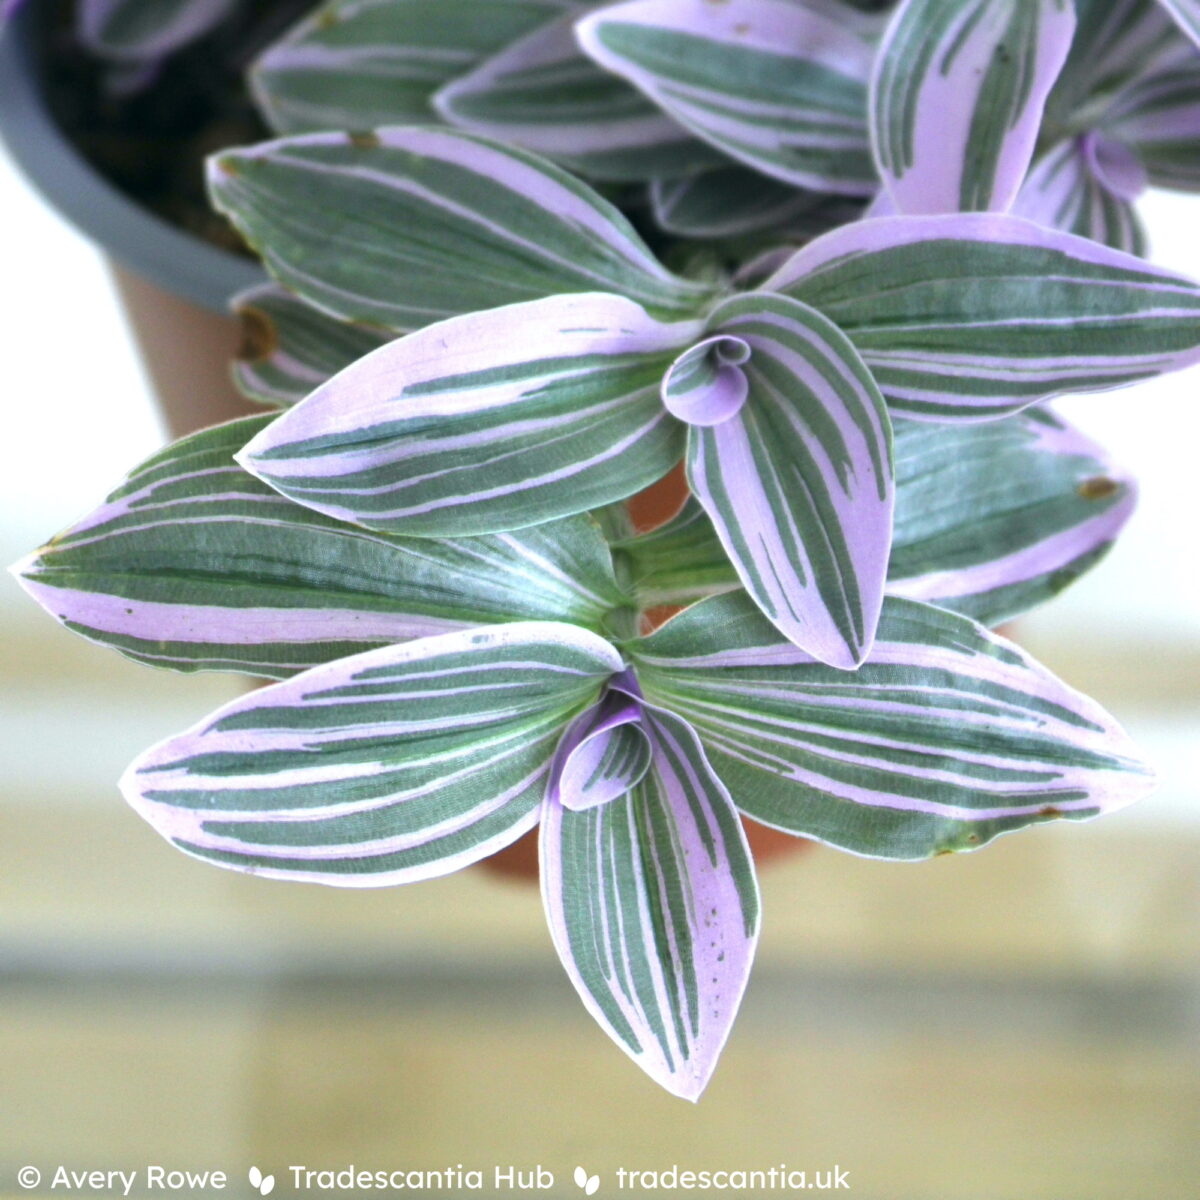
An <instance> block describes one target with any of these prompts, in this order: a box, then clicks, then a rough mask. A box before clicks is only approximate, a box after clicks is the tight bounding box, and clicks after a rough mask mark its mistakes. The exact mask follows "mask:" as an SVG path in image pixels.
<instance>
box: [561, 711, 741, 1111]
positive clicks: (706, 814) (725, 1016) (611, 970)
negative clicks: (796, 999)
mask: <svg viewBox="0 0 1200 1200" xmlns="http://www.w3.org/2000/svg"><path fill="white" fill-rule="evenodd" d="M643 712H644V716H643V722H642V728H643V729H644V730H645V735H646V737H647V739H648V741H649V743H650V745H651V748H652V751H653V759H652V761H651V765H650V769H649V771H648V772H647V773H646V775H645V777H644V779H643V780H642V781H641V783H639V784H638V785H637V787H635V788H634V789H633V790H632V791H631V792H629V793H628V794H627V795H625V796H622V797H620V798H618V799H614V800H611V801H609V802H608V803H607V804H604V805H601V806H599V807H596V808H592V809H589V810H587V811H586V812H571V811H570V810H569V809H566V808H564V807H563V806H562V805H561V804H559V803H557V802H555V801H553V800H551V801H548V802H547V804H546V806H545V813H544V816H543V818H542V830H541V862H542V896H543V899H544V901H545V906H546V916H547V920H548V921H549V925H550V932H551V935H552V937H553V939H554V945H555V948H556V949H557V950H558V953H559V957H560V958H561V959H562V962H563V966H564V967H565V968H566V970H567V974H568V975H569V976H570V978H571V982H572V983H573V984H574V985H575V989H576V990H577V991H578V992H579V995H580V997H581V998H582V1000H583V1003H584V1005H585V1006H586V1008H587V1010H588V1012H590V1013H591V1014H592V1016H593V1017H595V1018H596V1020H597V1021H598V1022H599V1024H600V1026H601V1028H602V1029H603V1030H604V1031H605V1032H606V1033H607V1034H608V1035H609V1037H611V1038H612V1039H613V1041H615V1042H616V1043H617V1045H618V1046H620V1047H621V1049H622V1050H624V1051H625V1053H626V1054H628V1055H629V1056H630V1058H632V1059H633V1060H634V1062H636V1063H637V1064H638V1066H640V1067H641V1068H642V1069H643V1070H644V1071H645V1072H646V1073H647V1074H649V1075H650V1077H651V1078H652V1079H654V1081H655V1082H656V1083H659V1084H661V1085H662V1086H663V1087H664V1088H666V1089H667V1090H668V1091H670V1092H671V1093H673V1094H674V1095H676V1096H681V1097H683V1098H684V1099H687V1100H696V1099H697V1098H698V1097H699V1095H700V1093H701V1092H702V1091H703V1090H704V1087H705V1085H706V1084H707V1083H708V1080H709V1078H710V1077H711V1075H712V1072H713V1069H714V1068H715V1067H716V1063H717V1058H718V1056H719V1055H720V1053H721V1050H722V1048H723V1047H724V1045H725V1040H726V1038H727V1037H728V1035H729V1030H730V1027H731V1026H732V1024H733V1020H734V1017H735V1016H736V1015H737V1010H738V1006H739V1004H740V1003H741V998H742V993H743V992H744V990H745V987H746V980H747V978H748V976H749V973H750V966H751V962H752V960H753V957H754V950H755V946H756V944H757V940H758V928H759V900H758V885H757V882H756V880H755V877H754V865H753V861H752V859H751V857H750V852H749V848H748V847H747V845H746V840H745V834H744V833H743V831H742V826H741V823H740V821H739V820H738V816H737V812H736V810H735V809H734V806H733V803H732V802H731V800H730V798H729V793H728V792H727V791H726V789H725V787H724V786H723V785H722V783H721V781H720V780H719V779H718V778H717V777H716V775H715V774H714V773H713V771H712V769H711V768H710V767H709V765H708V762H707V761H706V759H705V756H704V752H703V750H702V749H701V748H700V744H699V742H698V741H697V739H696V735H695V733H694V732H693V731H692V730H691V729H689V728H688V726H687V724H686V722H684V721H682V720H680V719H679V718H678V717H677V716H675V715H673V714H671V713H668V712H663V711H658V710H655V709H652V708H650V707H649V706H644V708H643Z"/></svg>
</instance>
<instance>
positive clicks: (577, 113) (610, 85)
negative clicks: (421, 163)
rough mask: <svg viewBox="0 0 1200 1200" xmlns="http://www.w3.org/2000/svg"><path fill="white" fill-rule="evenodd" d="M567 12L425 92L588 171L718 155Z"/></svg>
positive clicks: (670, 168)
mask: <svg viewBox="0 0 1200 1200" xmlns="http://www.w3.org/2000/svg"><path fill="white" fill-rule="evenodd" d="M575 20H576V16H575V14H568V15H567V16H564V17H561V18H559V19H558V20H557V21H554V22H551V23H550V24H549V25H546V26H543V27H542V28H540V29H537V30H535V31H534V32H533V33H530V34H528V35H527V36H526V37H523V38H521V39H520V41H517V42H514V43H513V44H512V45H511V46H509V47H508V48H507V49H505V50H503V51H501V52H500V53H499V54H495V55H493V56H492V57H491V58H489V59H487V60H486V61H485V62H483V63H481V64H480V65H479V66H478V67H476V68H475V69H474V70H473V71H470V72H468V73H467V74H465V75H461V76H459V77H458V78H456V79H454V80H452V81H451V82H450V83H448V84H446V86H445V87H443V88H442V89H441V90H440V91H439V92H438V93H437V95H436V96H435V97H434V98H433V103H434V106H435V107H436V109H437V111H438V113H439V114H440V115H441V116H442V117H443V118H444V119H445V120H446V121H448V122H450V124H452V125H456V126H458V127H459V128H461V129H467V130H470V131H471V132H473V133H479V134H484V135H486V136H488V137H493V138H496V139H497V140H498V141H502V142H506V143H510V144H512V145H516V146H523V147H524V148H525V149H526V150H533V151H536V152H537V153H538V154H544V155H546V156H547V157H548V158H552V159H554V160H555V161H556V162H560V163H562V164H563V165H564V166H567V167H570V168H571V170H573V171H578V172H579V173H580V174H583V175H589V176H591V177H593V178H595V179H606V180H614V181H632V182H636V181H641V180H648V179H653V178H654V177H655V176H657V175H663V174H668V175H672V174H681V173H684V172H688V171H694V170H697V169H698V168H700V167H704V166H708V165H711V164H713V163H718V162H721V161H723V158H722V155H720V154H719V153H718V152H717V151H715V150H714V149H713V148H712V147H711V146H709V145H708V144H707V143H705V142H702V141H700V140H698V139H697V138H695V137H693V136H692V135H691V134H690V133H688V131H687V130H686V129H684V128H683V126H681V125H680V124H678V123H677V122H676V121H673V120H672V119H671V118H670V117H668V116H667V115H666V114H665V113H664V112H662V111H661V110H660V109H658V108H656V107H655V106H654V105H653V104H652V103H651V102H650V101H649V100H647V99H646V98H645V97H644V96H643V95H641V93H640V92H638V91H637V90H636V89H635V88H633V87H632V86H631V85H630V84H628V83H626V82H625V81H624V80H623V79H621V78H619V77H618V76H616V75H613V74H611V73H610V72H608V71H605V70H603V69H601V68H600V67H598V66H597V65H596V64H595V63H594V62H592V60H591V59H590V58H587V57H586V56H585V55H584V54H583V53H582V51H581V50H580V49H579V45H578V43H577V42H576V40H575V31H574V25H575Z"/></svg>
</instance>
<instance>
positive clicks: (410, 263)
mask: <svg viewBox="0 0 1200 1200" xmlns="http://www.w3.org/2000/svg"><path fill="white" fill-rule="evenodd" d="M210 185H211V190H212V195H213V200H214V202H215V204H216V205H217V207H218V208H219V209H221V211H222V212H225V213H227V214H228V215H229V216H230V218H231V219H232V220H233V222H234V223H235V224H236V225H237V227H238V228H239V230H240V231H241V232H242V234H243V235H244V236H245V237H246V239H247V241H248V242H249V243H250V244H251V245H252V246H253V247H254V248H255V249H256V250H257V251H258V252H259V254H260V255H261V256H262V258H263V261H264V263H265V264H266V267H267V269H268V270H269V271H270V272H271V273H272V274H273V275H274V276H275V277H276V278H277V279H278V280H279V281H280V282H281V283H282V284H283V285H284V286H285V287H287V288H288V289H289V290H291V291H293V292H295V293H296V294H298V295H299V296H301V297H302V298H303V299H305V300H307V301H308V302H309V303H310V304H313V305H315V306H316V307H317V308H319V309H321V310H323V311H324V312H327V313H329V314H330V315H332V316H334V317H337V318H339V319H341V320H344V321H359V322H363V323H365V324H368V325H378V326H382V327H384V328H386V329H396V330H410V329H419V328H421V327H422V326H424V325H428V324H431V323H432V322H434V321H439V320H443V319H445V318H446V317H452V316H458V315H460V314H463V313H471V312H477V311H479V310H482V309H487V308H494V307H497V306H500V305H505V304H514V303H519V302H521V301H525V300H535V299H540V298H543V297H546V296H554V295H558V294H560V293H564V292H590V291H609V292H616V293H618V294H620V295H623V296H627V297H629V298H630V299H632V300H636V301H638V302H639V303H641V304H644V305H645V306H646V307H647V308H648V309H649V310H651V311H652V312H654V313H655V314H656V315H680V314H682V313H689V314H690V313H691V312H693V311H695V310H696V309H698V308H699V307H701V306H703V304H704V303H705V302H706V300H707V299H708V298H709V297H710V296H711V289H710V288H709V287H708V286H706V285H701V284H696V283H689V282H687V281H685V280H682V279H679V278H677V277H676V276H674V275H672V274H671V273H670V272H668V271H667V270H666V269H665V268H664V267H662V266H661V265H660V264H659V263H658V261H657V260H656V259H655V258H654V256H653V254H651V252H650V251H649V249H647V247H646V246H645V244H644V243H643V242H642V240H641V238H639V237H638V235H637V233H636V232H635V231H634V229H633V227H632V226H631V225H630V224H629V222H628V221H627V220H626V219H625V218H624V217H623V216H622V215H621V213H620V212H618V211H617V209H616V208H614V207H613V206H612V205H611V204H609V203H608V202H607V201H606V200H603V199H601V197H599V196H598V195H596V193H595V192H593V191H592V190H591V189H590V188H588V187H587V186H586V185H584V184H582V183H580V182H579V181H578V180H576V179H575V178H573V177H572V176H570V175H568V174H567V173H566V172H564V171H562V170H560V169H559V168H558V167H555V166H554V165H553V164H551V163H548V162H545V161H544V160H542V159H538V158H535V157H532V156H530V155H528V154H525V153H524V152H523V151H520V150H517V149H515V148H512V147H504V146H499V145H496V144H493V143H491V142H488V141H486V140H485V139H482V138H477V137H474V136H472V135H469V134H465V133H460V132H457V131H453V130H442V129H415V128H401V127H395V128H389V129H382V130H379V131H377V132H375V133H372V134H363V135H356V134H344V133H325V134H309V135H306V136H302V137H296V138H284V139H281V140H279V141H274V142H266V143H263V144H262V145H259V146H253V147H251V148H249V149H246V150H235V151H227V152H225V153H223V154H220V155H218V156H217V157H216V158H215V159H213V160H211V162H210Z"/></svg>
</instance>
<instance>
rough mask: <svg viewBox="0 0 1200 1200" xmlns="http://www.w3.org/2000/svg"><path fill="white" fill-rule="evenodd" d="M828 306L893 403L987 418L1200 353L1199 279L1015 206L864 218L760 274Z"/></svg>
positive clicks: (926, 412)
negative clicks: (1046, 225)
mask: <svg viewBox="0 0 1200 1200" xmlns="http://www.w3.org/2000/svg"><path fill="white" fill-rule="evenodd" d="M764 290H767V291H776V292H784V293H786V294H788V295H791V296H795V297H796V298H797V299H798V300H803V301H804V302H805V303H806V304H811V305H812V306H813V307H814V308H816V309H819V310H820V311H821V312H823V313H824V314H825V315H826V316H827V317H829V319H830V320H832V321H833V322H834V324H836V325H837V326H838V327H839V328H841V329H843V330H844V331H845V332H846V333H847V334H848V335H849V337H850V340H851V341H852V342H853V343H854V344H855V346H857V347H858V350H859V352H860V353H861V354H862V356H863V359H864V361H865V362H866V363H867V365H868V366H869V367H870V368H871V371H872V374H873V375H874V376H875V378H876V380H877V381H878V382H879V386H880V388H881V389H882V391H883V394H884V395H885V396H886V397H887V399H888V401H889V404H890V406H891V408H892V410H893V411H894V412H897V413H900V414H902V415H905V416H912V417H919V418H923V419H926V420H937V421H951V420H985V419H988V418H992V417H998V416H1003V415H1005V414H1006V413H1011V412H1014V411H1016V410H1018V409H1020V408H1023V407H1024V406H1026V405H1028V404H1031V403H1033V402H1035V401H1037V400H1041V399H1044V398H1046V397H1048V396H1054V395H1058V394H1061V393H1065V392H1094V391H1099V390H1102V389H1105V388H1113V387H1119V386H1121V385H1123V384H1127V383H1133V382H1134V381H1136V380H1138V379H1146V378H1148V377H1150V376H1152V375H1159V374H1162V373H1164V372H1166V371H1173V370H1178V369H1180V368H1182V367H1186V366H1189V365H1190V364H1191V363H1193V362H1195V361H1196V360H1197V359H1198V358H1200V289H1198V288H1197V287H1196V285H1195V284H1193V283H1191V282H1190V281H1188V280H1186V279H1183V278H1181V277H1180V276H1178V275H1174V274H1172V273H1171V272H1169V271H1164V270H1162V269H1160V268H1158V267H1154V266H1150V265H1149V264H1147V263H1144V262H1141V261H1140V260H1138V259H1136V258H1133V257H1132V256H1130V255H1127V254H1122V253H1121V252H1120V251H1117V250H1112V249H1110V248H1108V247H1106V246H1100V245H1097V244H1095V243H1093V242H1089V241H1086V240H1085V239H1083V238H1079V237H1074V236H1072V235H1070V234H1065V233H1058V232H1056V231H1052V230H1047V229H1043V228H1042V227H1040V226H1037V225H1034V224H1032V223H1031V222H1029V221H1025V220H1022V219H1020V218H1017V217H1009V216H1002V215H1000V214H992V213H962V214H959V215H955V216H941V217H892V218H887V219H880V220H875V221H860V222H858V223H857V224H855V225H850V226H845V227H843V228H842V229H838V230H835V231H834V232H833V233H830V234H826V235H825V237H823V238H819V239H818V240H817V241H815V242H812V243H811V244H810V245H808V246H806V247H804V248H803V249H802V250H800V251H798V252H797V253H796V254H795V255H793V256H792V258H791V259H789V260H788V262H787V263H786V264H785V265H784V266H783V267H781V268H780V269H779V270H778V271H777V272H776V273H775V274H774V275H773V276H772V277H771V278H770V279H769V280H767V282H766V283H765V284H764Z"/></svg>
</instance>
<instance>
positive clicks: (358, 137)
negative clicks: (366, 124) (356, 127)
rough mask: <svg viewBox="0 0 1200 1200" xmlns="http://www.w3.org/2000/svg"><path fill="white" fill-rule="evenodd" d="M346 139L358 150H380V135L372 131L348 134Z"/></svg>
mask: <svg viewBox="0 0 1200 1200" xmlns="http://www.w3.org/2000/svg"><path fill="white" fill-rule="evenodd" d="M346 137H347V138H348V139H349V140H350V145H352V146H353V147H354V148H355V149H356V150H378V149H379V134H377V133H375V132H374V131H373V130H371V129H367V130H364V131H363V132H362V133H348V134H346Z"/></svg>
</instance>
